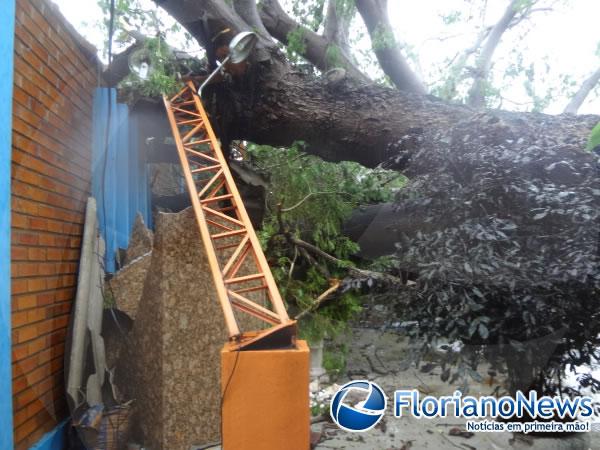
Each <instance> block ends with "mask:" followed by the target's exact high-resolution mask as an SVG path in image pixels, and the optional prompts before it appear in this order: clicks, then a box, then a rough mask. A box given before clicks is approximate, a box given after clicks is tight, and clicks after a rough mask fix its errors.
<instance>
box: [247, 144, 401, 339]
mask: <svg viewBox="0 0 600 450" xmlns="http://www.w3.org/2000/svg"><path fill="white" fill-rule="evenodd" d="M248 154H249V161H248V162H249V163H250V164H252V165H253V166H255V167H256V168H257V169H258V170H260V171H261V172H263V173H264V174H266V175H267V176H268V179H269V189H268V193H267V198H266V216H265V219H264V221H263V224H262V227H261V229H260V230H259V238H260V240H261V242H262V243H263V246H264V248H265V252H266V255H267V258H268V260H269V262H270V263H271V266H272V270H273V275H274V277H275V279H276V280H277V284H278V286H279V289H280V291H281V293H282V296H283V297H284V298H285V300H286V301H287V303H288V305H289V306H290V307H291V311H292V312H296V313H297V312H300V311H303V310H306V309H310V308H312V307H313V306H314V304H315V299H317V297H319V295H320V294H321V293H323V291H325V290H326V289H327V288H328V287H329V286H330V285H331V283H332V282H335V280H337V279H343V278H345V277H348V270H347V269H348V267H353V266H355V263H356V262H355V261H353V260H352V256H353V255H354V254H355V253H356V252H357V250H358V245H357V244H356V243H355V242H353V241H351V240H350V239H349V238H348V237H346V236H344V235H343V234H342V225H343V223H344V221H345V220H346V219H347V218H348V217H349V215H350V214H351V213H352V211H353V209H354V208H356V207H358V206H359V205H363V204H370V203H379V202H382V201H387V200H390V199H391V197H392V189H393V188H394V187H397V186H399V185H401V184H402V180H403V177H401V176H400V175H399V174H398V173H395V172H389V171H373V170H367V169H365V168H364V167H362V166H360V165H359V164H356V163H351V162H346V163H341V164H332V163H327V162H324V161H322V160H321V159H319V158H316V157H314V156H310V155H307V154H305V153H303V152H302V143H297V144H296V145H294V146H293V147H292V148H289V149H277V148H273V147H269V146H258V145H251V146H250V147H249V151H248ZM293 238H297V239H300V240H302V241H305V242H308V243H310V244H312V245H314V246H316V247H318V249H320V250H321V251H323V252H325V253H327V254H329V255H331V256H333V257H335V258H336V259H337V260H338V262H337V263H332V262H331V261H330V260H328V259H326V258H324V257H323V256H322V255H320V254H318V253H314V252H311V251H309V250H306V249H305V248H302V247H299V246H298V245H296V244H294V243H293V241H292V239H293ZM335 295H336V298H335V300H333V301H330V302H328V303H326V304H324V306H323V307H322V308H319V309H317V310H316V311H315V312H314V313H312V314H311V315H310V316H308V320H304V321H303V322H302V323H301V330H302V332H303V334H304V335H305V336H307V337H308V338H309V339H319V338H321V337H323V336H330V337H331V336H333V335H335V334H337V333H339V332H340V331H342V330H344V329H346V327H347V324H348V322H349V320H350V319H351V318H352V317H353V316H354V315H355V313H356V312H358V311H359V310H360V300H359V297H358V296H357V293H356V292H353V291H351V290H347V291H345V292H343V293H341V292H340V293H337V294H335Z"/></svg>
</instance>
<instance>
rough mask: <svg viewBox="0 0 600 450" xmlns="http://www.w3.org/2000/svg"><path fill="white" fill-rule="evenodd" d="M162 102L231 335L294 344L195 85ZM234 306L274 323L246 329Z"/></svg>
mask: <svg viewBox="0 0 600 450" xmlns="http://www.w3.org/2000/svg"><path fill="white" fill-rule="evenodd" d="M164 102H165V108H166V110H167V115H168V118H169V122H170V124H171V129H172V131H173V137H174V139H175V144H176V146H177V152H178V153H179V159H180V161H181V166H182V169H183V174H184V177H185V181H186V184H187V188H188V191H189V193H190V197H191V200H192V207H193V209H194V213H195V215H196V220H197V222H198V227H199V229H200V234H201V237H202V241H203V244H204V247H205V248H206V254H207V256H208V261H209V264H210V268H211V272H212V276H213V280H214V283H215V287H216V291H217V296H218V297H219V301H220V303H221V307H222V309H223V314H224V316H225V323H226V325H227V328H228V330H229V336H230V339H234V340H237V341H239V342H240V346H241V347H247V348H250V347H251V346H254V347H257V348H258V347H260V346H257V345H256V344H257V343H258V342H259V341H261V340H263V341H264V342H266V341H268V340H269V339H270V340H271V344H268V345H271V346H273V345H279V346H282V345H286V344H285V343H286V342H287V343H288V344H291V343H293V340H294V339H295V335H296V322H295V321H294V320H291V319H290V318H289V317H288V314H287V311H286V309H285V305H284V303H283V300H282V299H281V295H280V294H279V290H278V289H277V285H276V284H275V280H274V279H273V275H272V273H271V269H270V268H269V265H268V264H267V260H266V258H265V255H264V254H263V252H262V249H261V247H260V243H259V241H258V238H257V236H256V233H255V231H254V228H253V226H252V223H251V222H250V218H249V217H248V213H247V212H246V209H245V208H244V204H243V202H242V199H241V197H240V194H239V192H238V190H237V187H236V185H235V182H234V180H233V177H232V176H231V172H230V170H229V167H228V165H227V161H226V159H225V156H224V155H223V152H222V151H221V147H220V144H219V141H218V139H217V137H216V136H215V133H214V131H213V129H212V127H211V124H210V121H209V120H208V116H207V113H206V111H205V110H204V107H203V105H202V101H201V100H200V97H199V96H198V94H197V91H196V87H195V85H194V83H193V82H192V81H189V82H188V83H187V84H186V86H185V88H183V89H182V90H181V91H180V92H179V93H177V95H175V96H174V97H172V98H168V97H166V96H165V97H164ZM250 293H251V296H252V297H253V300H251V299H250V298H248V294H250ZM261 293H262V294H263V295H261ZM257 298H258V299H259V300H256V299H257ZM234 308H235V309H237V310H239V311H242V312H244V313H247V314H250V315H252V316H254V317H256V318H258V319H260V320H262V321H263V322H266V323H267V324H269V325H271V327H270V328H268V329H264V330H259V331H253V332H250V333H242V332H241V330H240V327H239V324H238V321H237V319H236V316H235V314H234ZM267 338H268V339H267ZM273 342H275V344H273ZM282 342H283V344H282Z"/></svg>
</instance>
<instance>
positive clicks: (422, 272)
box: [159, 0, 600, 390]
mask: <svg viewBox="0 0 600 450" xmlns="http://www.w3.org/2000/svg"><path fill="white" fill-rule="evenodd" d="M517 3H519V2H511V5H510V7H509V8H513V7H517V6H515V5H516V4H517ZM159 4H160V6H161V7H162V8H164V9H165V10H166V11H168V12H169V13H170V14H171V15H172V16H173V17H175V19H177V20H178V21H179V22H180V23H181V24H182V25H183V26H184V27H185V28H186V29H187V30H188V31H189V32H190V33H191V34H192V35H193V36H194V37H195V38H196V39H197V40H198V42H199V43H200V44H201V45H202V46H203V47H204V48H205V49H206V52H207V59H208V62H209V64H210V65H211V66H212V67H216V64H217V61H218V59H222V58H223V56H224V51H226V46H227V43H228V42H229V41H230V40H231V38H232V37H233V36H234V35H235V34H236V33H238V32H240V31H245V30H253V31H255V32H256V33H258V35H259V42H258V45H257V48H256V51H255V52H254V54H253V56H252V58H251V59H250V61H249V63H247V64H246V63H244V64H243V65H241V66H240V67H238V68H237V70H235V71H232V74H231V76H229V77H226V78H224V80H223V81H222V82H221V83H219V84H215V85H213V86H210V87H208V88H207V89H206V91H205V93H204V95H203V97H204V102H205V104H206V105H207V107H208V108H209V110H210V111H211V114H212V117H213V120H214V122H215V124H216V125H217V130H218V133H219V136H220V138H221V140H222V142H223V143H224V144H225V145H226V146H227V145H228V144H229V143H230V142H231V141H233V140H238V139H243V140H248V141H252V142H255V143H257V144H268V145H272V146H290V145H291V144H292V143H293V142H295V141H299V140H301V141H304V142H305V143H306V147H305V150H306V151H307V152H308V153H311V154H314V155H317V156H320V157H322V158H324V159H326V160H328V161H356V162H359V163H361V164H363V165H364V166H366V167H371V168H374V167H385V168H388V169H393V170H397V171H400V172H402V173H403V174H405V175H406V176H407V177H408V178H409V180H410V181H409V183H408V185H407V186H406V188H405V189H403V190H402V191H401V192H400V194H399V196H398V198H397V199H396V200H395V206H394V208H395V210H396V215H397V220H392V221H391V223H390V235H389V237H390V242H389V245H390V247H391V248H394V249H396V245H398V246H399V250H398V251H396V263H397V264H398V265H399V266H400V267H401V268H402V269H406V270H410V271H411V272H413V273H415V274H417V276H418V285H417V289H416V291H415V292H416V296H415V297H414V298H413V299H412V300H413V302H414V303H413V308H412V313H413V315H414V316H415V317H416V318H418V319H419V320H420V324H421V330H420V331H421V332H425V333H428V335H429V337H430V338H431V339H433V338H436V337H438V336H446V337H450V338H454V339H459V340H461V341H463V342H468V343H473V344H487V347H486V348H487V349H488V350H489V352H488V357H489V358H491V359H492V360H493V359H494V358H495V357H501V358H503V359H504V361H505V362H506V361H507V359H508V358H509V354H510V351H514V349H515V348H516V349H517V350H518V349H519V348H520V347H519V345H521V346H522V345H523V342H525V341H532V340H536V339H542V338H544V337H545V336H554V337H551V338H548V339H550V340H552V339H557V338H556V333H557V332H558V331H560V330H563V329H564V330H565V331H564V333H562V334H560V338H559V340H560V343H559V344H556V345H554V346H552V345H551V346H549V347H547V348H548V350H547V351H546V350H544V352H543V353H544V357H543V358H541V359H540V360H539V361H538V360H537V359H535V358H534V357H533V356H534V355H535V354H536V353H539V352H538V350H539V346H538V347H535V346H534V347H533V349H532V350H530V351H529V353H527V354H526V355H525V354H524V356H523V358H525V359H526V360H527V361H528V362H529V365H528V366H527V367H528V368H527V370H524V371H518V370H517V369H516V367H512V369H511V370H512V374H513V375H514V376H515V377H517V378H518V379H515V380H513V381H514V382H513V384H512V388H513V389H516V387H522V386H523V385H524V384H525V385H526V386H527V385H529V386H530V387H531V386H533V385H534V387H535V388H539V389H541V390H544V389H548V390H552V389H555V388H556V383H559V384H558V387H559V388H560V382H559V381H560V376H559V375H558V374H559V373H560V371H561V370H563V369H564V368H565V367H566V366H567V364H568V363H574V364H581V363H587V362H590V361H591V359H592V358H593V357H595V356H597V355H596V353H595V352H596V350H595V347H596V345H597V342H596V340H597V338H596V336H597V335H598V334H599V333H600V321H599V320H598V317H597V316H596V314H597V313H596V312H594V308H592V305H593V302H592V300H590V299H594V300H595V299H597V298H598V292H599V291H598V285H599V282H600V281H599V275H598V266H597V264H598V261H597V257H598V252H597V249H598V220H599V219H598V217H599V212H598V211H599V207H598V205H599V199H600V197H599V195H600V189H599V186H598V173H597V169H596V161H595V157H594V155H593V154H591V153H589V152H586V151H585V145H586V142H587V139H588V137H589V134H590V131H591V129H592V128H593V127H594V125H595V124H596V123H597V122H598V121H599V120H600V117H598V116H573V115H560V116H550V115H545V114H539V113H515V112H507V111H498V110H485V109H483V108H476V107H469V106H465V105H460V104H456V103H452V102H447V101H443V100H441V99H439V98H436V97H434V96H431V95H427V94H426V93H424V89H423V87H422V85H421V84H420V83H418V82H417V81H416V78H415V76H414V74H411V73H409V72H408V71H409V70H410V69H409V67H408V65H407V64H405V63H406V61H405V60H404V59H403V57H402V54H401V52H400V51H399V49H398V48H397V44H395V43H394V42H392V43H386V44H385V50H387V51H386V52H379V53H378V55H377V56H378V58H379V59H380V62H381V61H382V60H384V61H386V62H389V58H394V60H395V61H396V64H384V63H382V64H381V65H382V68H383V70H384V71H386V73H388V72H389V73H388V75H389V76H390V78H392V79H393V82H394V85H395V86H396V89H392V88H389V87H385V86H381V85H378V84H375V83H373V82H371V81H370V80H369V79H368V78H367V77H366V76H365V75H364V74H362V73H361V72H360V71H359V70H358V69H357V68H356V65H355V64H354V62H353V60H352V58H351V57H350V56H348V54H347V53H346V52H344V51H342V50H343V48H344V42H343V36H344V33H339V32H333V31H332V32H330V33H324V34H317V33H316V32H314V31H313V30H310V29H308V28H306V27H303V26H302V25H300V24H298V23H295V22H294V21H293V19H291V18H290V17H289V16H287V14H285V12H284V11H283V9H282V8H281V6H280V5H279V4H278V3H277V2H276V1H275V0H268V1H264V2H263V3H261V6H257V4H256V2H255V1H252V0H249V1H242V0H239V1H235V2H233V3H230V2H226V1H218V0H207V1H203V2H190V1H182V0H165V1H161V2H159ZM385 5H386V2H385V1H381V0H379V1H377V0H374V1H371V2H358V5H357V6H358V11H359V13H360V14H361V15H362V16H363V18H364V20H365V23H367V27H368V28H369V31H370V32H371V38H372V39H374V34H375V30H377V29H379V30H381V27H383V29H385V27H386V13H385V11H386V10H387V9H386V8H385ZM334 12H335V11H334ZM334 12H332V13H330V14H328V17H329V18H330V21H334V20H335V17H337V16H336V15H335V14H334ZM508 12H509V13H510V14H508V15H507V17H508V19H507V21H510V20H512V19H511V18H514V17H518V15H515V14H512V12H511V11H509V10H508ZM509 16H510V17H509ZM509 19H510V20H509ZM336 23H337V25H338V26H343V25H342V22H340V21H339V20H338V21H337V22H336ZM387 23H388V25H389V21H387ZM329 27H331V24H330V25H329ZM501 28H503V30H502V32H504V31H505V30H506V29H507V28H508V27H507V26H504V27H501ZM297 30H300V33H301V35H302V37H303V40H302V43H303V45H304V49H303V56H304V57H305V58H306V59H307V60H308V61H309V62H310V63H311V64H313V65H314V66H315V67H316V68H317V69H319V71H320V72H322V74H321V75H318V72H315V71H312V72H307V71H305V70H301V69H299V68H298V67H297V66H295V65H293V64H291V63H290V61H289V60H288V59H287V58H286V56H285V55H284V54H283V53H282V51H281V50H280V48H279V47H278V46H277V45H276V43H275V41H276V40H278V41H280V42H283V43H288V41H289V40H290V33H292V32H297ZM330 31H331V29H330ZM493 36H494V40H495V44H494V45H497V40H498V39H499V36H498V35H497V33H496V34H493ZM483 38H485V36H483ZM334 54H335V58H334V57H333V56H332V55H334ZM490 57H491V56H490ZM386 58H387V59H386ZM488 63H489V61H486V62H485V65H486V67H488V66H489V64H488ZM476 81H477V83H479V84H480V85H481V83H482V79H481V76H478V77H476ZM477 91H478V95H480V91H481V89H479V88H477ZM473 104H474V105H477V106H480V105H481V104H482V101H481V98H479V99H478V100H477V101H476V102H473ZM590 302H592V303H590ZM473 324H475V325H473ZM512 342H516V344H512ZM509 343H511V344H510V345H512V347H507V345H509ZM490 344H491V345H490ZM511 348H512V350H511ZM506 349H508V350H506ZM527 355H529V356H527ZM565 355H569V357H565ZM472 356H473V355H470V356H469V358H472ZM527 358H528V359H527ZM548 360H551V364H549V363H548ZM454 362H455V363H456V362H457V361H454ZM470 363H473V361H472V360H470ZM472 365H473V364H472ZM509 365H510V363H509ZM515 371H516V372H515ZM517 372H518V373H517ZM542 372H543V374H542ZM461 373H462V375H463V376H464V374H465V373H466V372H465V371H464V370H463V371H462V372H461ZM540 374H541V375H540ZM535 380H538V381H539V380H541V384H540V383H538V384H535V383H534V381H535ZM588 384H589V383H588Z"/></svg>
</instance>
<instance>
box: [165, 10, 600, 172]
mask: <svg viewBox="0 0 600 450" xmlns="http://www.w3.org/2000/svg"><path fill="white" fill-rule="evenodd" d="M275 3H276V2H275ZM245 4H246V3H245ZM251 4H253V3H252V2H250V3H248V4H246V5H247V6H248V7H250V6H251ZM160 6H161V7H163V8H164V9H165V10H167V11H168V12H169V13H170V14H171V15H173V17H175V18H176V19H177V20H178V21H179V22H180V23H181V24H182V25H184V26H185V27H186V28H187V29H188V31H189V32H190V33H191V34H192V35H193V36H194V37H195V38H196V39H197V40H198V41H199V42H200V43H201V44H202V45H203V46H204V47H205V48H206V49H207V51H208V56H209V60H210V59H211V58H214V57H215V54H216V53H217V50H218V48H219V47H222V46H224V45H226V44H227V43H228V42H229V40H230V39H231V38H232V37H233V36H234V35H235V34H236V33H237V32H239V31H243V30H249V29H250V28H251V26H250V25H249V24H248V23H247V21H245V20H244V18H242V17H240V16H239V15H238V14H237V13H236V10H235V9H234V8H233V7H231V6H229V4H228V2H224V1H218V0H206V1H203V2H190V1H182V0H165V1H163V2H161V3H160ZM265 15H266V14H263V16H265ZM251 17H253V18H254V20H256V17H255V16H254V15H251ZM248 20H249V19H248ZM251 22H252V21H251ZM254 30H255V31H258V32H259V34H260V36H261V39H260V41H259V44H258V46H257V50H256V52H255V54H254V56H253V59H252V61H251V64H250V69H249V70H248V71H247V72H245V73H244V74H243V75H242V76H238V77H237V78H235V77H234V78H233V79H230V80H229V81H225V82H224V83H222V84H220V85H218V86H216V87H214V88H213V89H212V90H211V89H210V88H209V89H207V90H206V93H205V94H203V95H204V97H205V98H204V101H205V103H206V104H207V106H208V107H209V109H210V110H212V112H213V117H214V118H215V119H216V122H217V123H218V129H219V131H220V134H221V138H222V139H223V140H224V141H225V142H227V141H229V140H231V139H247V140H250V141H253V142H256V143H260V144H270V145H275V146H286V145H289V144H291V143H292V142H294V141H297V140H302V141H305V142H306V143H307V151H308V152H310V153H313V154H316V155H319V156H321V157H323V158H325V159H327V160H331V161H342V160H352V161H357V162H359V163H361V164H363V165H365V166H367V167H375V166H378V165H379V164H382V163H386V162H387V163H390V162H394V167H395V168H397V169H399V170H408V173H409V174H412V175H413V176H414V175H415V174H417V173H422V172H423V171H426V172H431V171H435V170H436V169H435V167H430V166H429V163H428V162H427V161H428V159H429V158H428V157H427V154H426V153H424V152H422V151H420V150H422V149H428V150H427V153H429V152H433V153H435V152H437V151H439V150H440V149H442V148H444V147H446V146H447V144H448V140H449V139H452V136H454V135H455V128H456V127H458V128H460V130H462V131H461V132H464V133H467V134H470V135H471V137H481V134H482V133H487V135H486V136H485V138H481V145H485V146H490V145H499V144H501V143H504V144H505V145H507V146H512V145H513V144H515V145H516V143H517V142H520V144H519V145H530V144H532V143H534V142H537V141H538V140H539V139H540V138H542V137H547V138H548V139H550V140H551V141H552V142H554V143H555V144H554V145H558V144H559V143H560V142H561V141H564V142H567V143H568V145H567V147H568V150H567V147H565V149H564V151H566V152H567V153H565V154H562V151H561V154H560V155H557V156H560V157H565V158H570V157H571V156H570V153H569V152H571V151H575V149H577V148H579V149H583V148H584V146H585V141H586V139H587V137H588V135H589V132H590V130H591V129H592V127H593V126H594V125H595V124H596V123H597V122H598V120H600V119H599V118H598V117H596V116H578V117H568V116H548V115H543V114H534V113H509V112H503V111H488V112H482V111H481V110H477V109H472V108H469V107H466V106H463V105H457V104H452V103H448V102H444V101H442V100H440V99H438V98H436V97H433V96H429V95H419V94H415V93H409V92H404V91H398V90H394V89H390V88H386V87H382V86H379V85H376V84H370V83H368V82H365V80H364V78H362V77H358V76H354V75H353V73H352V71H347V70H345V69H341V68H340V69H335V70H332V71H329V72H327V73H326V74H324V75H323V76H322V77H319V78H316V77H314V76H311V75H307V74H305V73H302V72H300V71H297V70H295V69H294V68H293V67H292V66H290V65H289V63H288V62H287V61H286V59H285V58H284V56H283V55H282V53H281V52H280V51H279V50H278V48H277V47H276V46H275V45H274V44H273V41H272V39H270V36H265V35H264V28H257V27H254ZM469 130H471V131H469ZM458 138H462V136H459V137H458ZM507 140H508V141H510V142H506V141H507ZM418 151H419V158H423V162H421V163H420V162H419V161H418V159H419V158H415V157H414V155H416V153H417V152H418ZM411 156H412V157H411ZM409 162H410V164H409ZM409 166H410V167H409Z"/></svg>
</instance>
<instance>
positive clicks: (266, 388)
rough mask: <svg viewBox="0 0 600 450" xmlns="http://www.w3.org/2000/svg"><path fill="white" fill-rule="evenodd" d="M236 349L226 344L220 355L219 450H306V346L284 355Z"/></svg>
mask: <svg viewBox="0 0 600 450" xmlns="http://www.w3.org/2000/svg"><path fill="white" fill-rule="evenodd" d="M235 348H236V346H235V344H231V343H227V344H225V346H224V347H223V349H222V350H221V391H222V392H223V391H224V390H225V389H226V392H225V393H224V399H223V408H222V412H221V414H222V420H223V436H222V439H223V450H282V449H285V450H308V449H309V446H310V409H309V402H308V383H309V364H310V363H309V359H310V358H309V350H308V346H307V345H306V342H305V341H300V340H299V341H297V342H296V348H295V349H284V350H256V351H253V350H247V351H240V352H238V351H235ZM236 358H237V363H236ZM232 371H233V375H231V374H232ZM230 376H231V379H230ZM228 382H229V384H228Z"/></svg>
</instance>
